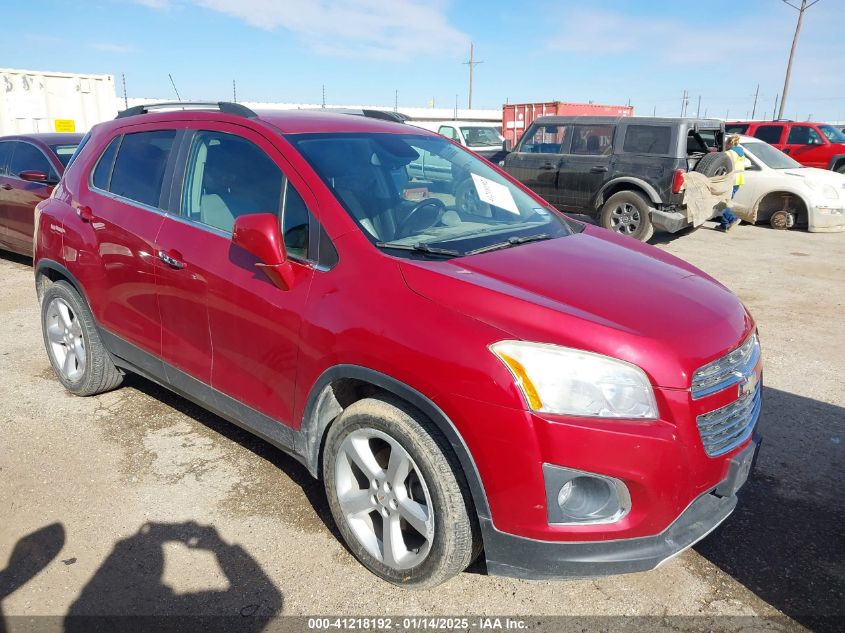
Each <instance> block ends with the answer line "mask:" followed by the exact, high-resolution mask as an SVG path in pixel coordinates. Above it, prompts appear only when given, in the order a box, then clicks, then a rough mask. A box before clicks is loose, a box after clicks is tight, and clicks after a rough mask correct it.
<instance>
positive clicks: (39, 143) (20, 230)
mask: <svg viewBox="0 0 845 633" xmlns="http://www.w3.org/2000/svg"><path fill="white" fill-rule="evenodd" d="M80 140H82V134H21V135H17V136H3V137H0V249H3V250H8V251H13V252H15V253H19V254H21V255H26V256H27V257H32V233H33V227H34V223H33V215H34V214H35V205H36V204H38V203H39V202H41V201H42V200H44V199H45V198H48V197H49V196H50V194H51V193H52V191H53V186H54V185H55V184H56V183H57V182H59V178H60V177H61V175H62V173H63V172H64V170H65V165H67V163H68V161H69V160H70V157H71V155H72V154H73V152H74V150H75V149H76V147H77V145H79V141H80Z"/></svg>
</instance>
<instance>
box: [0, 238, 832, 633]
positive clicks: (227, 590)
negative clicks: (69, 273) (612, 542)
mask: <svg viewBox="0 0 845 633" xmlns="http://www.w3.org/2000/svg"><path fill="white" fill-rule="evenodd" d="M656 242H657V243H658V246H659V247H660V248H663V249H666V250H668V251H670V252H672V253H674V254H676V255H679V256H680V257H682V258H684V259H686V260H689V261H690V262H692V263H693V264H695V265H697V266H699V267H701V268H702V269H704V270H705V271H707V272H709V273H710V274H712V275H713V276H715V277H716V278H717V279H719V280H720V281H722V282H723V283H725V284H726V285H727V286H728V287H730V288H731V289H732V290H734V291H735V292H736V293H737V294H738V295H739V296H740V297H741V298H742V300H743V301H744V302H745V303H746V305H747V306H748V307H749V309H750V310H751V312H752V313H753V314H754V316H755V317H756V319H757V320H758V323H759V328H760V333H761V339H762V341H763V346H764V354H765V361H764V362H765V365H764V367H765V370H764V381H765V385H766V387H765V391H764V410H763V418H762V420H763V422H762V424H763V429H764V433H765V441H764V444H763V449H762V452H761V456H760V461H759V463H758V467H757V470H756V472H755V473H754V474H753V475H752V478H751V479H750V480H749V482H748V484H747V485H746V487H745V488H744V489H743V491H742V494H741V497H742V498H741V501H740V507H739V509H738V510H737V511H736V512H735V514H734V515H733V516H732V517H730V518H729V519H728V521H727V522H726V523H725V524H724V525H723V526H722V527H721V528H720V529H718V530H717V531H716V532H714V533H713V534H712V535H711V536H709V537H708V538H707V539H706V540H705V541H704V542H702V543H700V544H699V545H698V546H696V547H695V549H694V550H691V551H688V552H686V553H684V554H683V555H681V556H679V557H678V558H676V559H674V560H672V561H670V562H668V563H667V564H665V565H664V566H662V567H661V568H660V569H658V570H656V571H653V572H650V573H644V574H634V575H629V576H618V577H611V578H602V579H598V580H584V581H573V582H526V581H515V580H509V579H503V578H495V577H490V576H487V575H486V574H485V573H484V570H483V568H482V567H481V566H476V567H474V568H473V569H471V570H470V571H468V572H466V573H463V574H461V575H460V576H459V577H457V578H456V579H454V580H453V581H451V582H449V583H447V584H446V585H443V586H441V587H438V588H436V589H434V590H432V591H428V592H408V591H404V590H401V589H397V588H394V587H392V586H390V585H388V584H385V583H383V582H380V581H378V580H376V578H375V577H374V576H372V575H370V574H369V573H368V572H367V571H365V570H364V568H363V567H361V566H360V565H359V564H358V563H357V562H356V561H355V560H354V559H353V558H352V557H351V555H350V554H348V553H347V551H346V550H345V549H344V547H343V546H342V545H341V544H340V543H339V541H338V539H337V537H336V534H335V533H334V529H333V527H332V526H331V518H330V515H329V513H328V509H327V507H326V504H325V502H324V500H323V494H322V488H321V485H320V484H319V483H317V482H315V481H313V480H312V479H311V478H310V477H309V476H308V474H307V472H306V471H305V469H304V468H303V467H301V466H300V465H299V464H298V463H297V462H295V461H294V460H293V459H290V458H288V457H285V456H284V455H281V454H279V453H278V452H276V451H274V450H272V449H270V448H269V447H267V446H265V445H264V444H262V443H261V442H260V441H259V440H257V439H254V438H252V437H251V436H249V435H247V434H245V433H243V432H241V431H240V430H238V429H236V428H235V427H234V426H232V425H229V424H228V423H226V422H224V421H222V420H220V419H219V418H216V417H214V416H212V415H210V414H208V413H206V412H204V411H203V410H201V409H200V408H198V407H196V406H194V405H192V404H190V403H188V402H186V401H185V400H182V399H181V398H178V397H176V396H174V395H172V394H170V393H169V392H167V391H165V390H163V389H161V388H159V387H157V386H155V385H153V384H151V383H149V382H147V381H145V380H142V379H139V378H130V379H129V380H128V381H127V384H126V386H124V387H123V388H122V389H119V390H118V391H115V392H112V393H108V394H105V395H102V396H99V397H94V398H87V399H83V398H77V397H74V396H71V395H69V394H67V393H66V392H65V391H64V390H63V389H62V388H61V387H60V386H59V384H58V383H57V382H56V380H55V379H54V377H53V373H52V371H51V369H50V366H49V364H48V361H47V357H46V354H45V351H44V349H43V345H42V341H41V332H40V328H39V321H38V306H37V303H36V298H35V293H34V289H33V283H32V270H31V268H30V262H29V261H27V260H24V259H20V258H15V257H13V256H10V255H5V256H3V255H0V277H2V280H3V286H2V295H0V296H2V302H0V323H2V328H0V402H2V408H1V409H0V423H1V424H2V427H0V568H2V567H5V566H6V565H7V560H8V559H9V558H10V555H11V554H12V551H13V548H15V547H16V544H17V545H18V547H19V551H20V552H23V553H24V556H23V557H17V559H16V560H17V562H16V563H15V565H11V566H10V569H7V570H6V571H5V572H3V571H0V600H2V603H1V604H0V607H2V611H0V630H2V629H3V620H4V617H5V622H6V624H5V625H6V628H7V630H8V631H16V630H19V629H21V630H22V629H23V628H24V627H25V626H26V625H27V622H31V621H28V620H27V619H26V618H22V617H16V616H38V615H52V616H64V615H65V614H68V613H71V614H126V613H135V614H139V613H140V614H173V613H198V612H199V613H202V612H206V613H215V614H228V615H234V616H238V617H240V618H241V619H244V618H249V617H250V616H261V615H273V614H285V615H303V614H331V615H382V614H394V615H403V614H408V615H422V614H448V615H457V614H485V615H508V614H511V615H514V614H515V615H522V616H532V617H534V616H545V615H572V614H574V615H597V614H598V615H645V616H657V617H656V618H655V619H654V620H652V621H653V622H654V623H660V622H663V623H666V624H670V623H672V622H674V623H673V624H672V625H673V626H678V624H677V621H671V620H666V619H665V618H667V616H676V615H683V616H699V617H698V618H697V619H695V620H690V621H688V622H694V623H695V624H696V626H701V627H704V628H706V629H710V630H713V629H724V630H730V629H733V628H736V627H735V626H734V624H731V621H730V620H728V619H727V618H724V617H723V616H728V615H734V616H755V615H756V616H781V615H782V614H785V615H786V616H789V618H784V617H780V618H776V619H771V620H768V621H763V620H753V621H751V620H749V621H748V622H752V623H754V624H755V625H757V626H756V627H752V628H771V629H787V628H795V627H799V625H804V626H808V627H811V628H818V629H825V628H826V629H833V628H835V627H837V626H838V625H841V622H838V623H837V622H836V620H834V619H820V618H824V617H825V616H827V617H828V618H833V617H836V616H838V617H839V618H842V617H843V615H845V606H843V605H845V595H843V594H845V534H843V526H845V504H844V503H843V495H842V493H841V489H840V488H841V486H842V485H843V483H845V477H843V474H845V459H843V448H845V442H843V439H845V437H844V436H845V428H843V426H845V393H843V384H845V380H843V376H845V331H843V326H845V318H843V310H845V306H843V303H845V235H842V234H839V235H836V234H834V235H811V234H807V233H804V232H797V231H792V232H777V231H774V230H770V229H767V228H762V227H750V226H741V227H738V228H737V229H736V230H735V231H734V232H733V233H731V234H730V235H723V234H721V233H719V232H716V231H714V230H712V229H711V228H710V225H708V226H706V227H704V228H702V229H699V230H698V231H696V232H694V233H691V234H689V235H684V236H682V237H677V238H673V239H668V238H667V239H660V236H658V239H657V240H656ZM622 274H624V272H623V273H622ZM644 300H647V298H644ZM667 318H671V315H667ZM28 535H29V537H28V538H26V539H24V537H27V536H28ZM21 539H24V540H21ZM41 559H44V562H45V563H46V567H44V569H43V571H41V572H40V573H38V574H37V575H35V576H34V577H33V578H31V579H29V580H27V578H26V576H27V574H26V571H25V569H22V568H21V565H22V566H23V568H25V567H27V566H34V567H38V566H40V565H39V562H38V561H39V560H41ZM20 560H24V561H28V562H25V563H20ZM48 560H49V561H50V562H49V563H47V562H46V561H48ZM661 618H662V619H661ZM39 622H41V625H43V626H46V625H47V623H48V622H52V623H53V624H54V625H55V628H56V629H57V630H61V628H62V626H61V620H59V619H57V618H56V619H53V620H42V621H39ZM748 622H747V623H748ZM747 623H746V624H747ZM41 625H39V626H41ZM681 628H683V627H681ZM259 629H260V627H258V626H256V627H254V630H259Z"/></svg>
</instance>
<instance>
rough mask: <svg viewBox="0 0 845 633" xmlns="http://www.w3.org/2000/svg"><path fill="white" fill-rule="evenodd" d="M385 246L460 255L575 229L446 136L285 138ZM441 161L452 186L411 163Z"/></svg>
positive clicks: (402, 251) (402, 252) (407, 252)
mask: <svg viewBox="0 0 845 633" xmlns="http://www.w3.org/2000/svg"><path fill="white" fill-rule="evenodd" d="M286 138H287V139H288V140H289V141H290V142H291V143H292V144H293V145H294V146H295V147H296V149H297V150H298V151H299V152H300V153H301V154H302V155H303V156H304V158H305V159H306V160H307V161H308V162H309V164H310V165H311V166H312V167H313V169H314V170H315V171H316V172H317V174H318V175H319V176H320V178H321V179H322V180H323V182H324V183H325V184H326V186H327V187H328V188H329V189H330V190H331V192H332V193H333V194H334V196H335V197H336V199H337V200H338V202H339V203H340V204H341V205H342V206H343V207H344V208H345V210H346V212H347V213H348V214H349V215H350V217H352V219H353V220H354V221H355V222H356V224H357V225H358V227H359V228H360V229H361V231H362V232H363V233H364V235H366V236H367V238H368V239H369V240H370V241H371V242H373V243H374V244H375V245H376V246H377V247H378V248H381V249H383V250H385V251H386V252H389V253H390V254H393V255H398V256H421V257H459V256H463V255H469V254H475V253H479V252H484V251H487V250H495V249H498V248H509V247H512V246H518V245H519V244H522V243H523V242H529V241H535V240H543V239H553V238H558V237H563V236H565V235H569V234H570V233H571V232H573V231H574V230H575V229H574V225H570V224H569V223H568V222H567V221H566V220H565V219H564V218H563V216H561V215H559V214H558V213H557V212H555V211H554V210H552V209H551V208H550V207H549V206H548V205H547V204H545V203H543V202H542V201H540V200H538V199H537V198H534V197H533V196H531V195H529V194H527V193H525V192H524V191H523V190H522V189H520V188H519V187H518V186H517V185H515V184H514V183H512V182H511V181H510V180H509V179H508V178H507V177H505V176H504V175H502V174H501V173H499V172H498V171H497V170H495V169H494V168H493V167H491V166H490V165H489V164H487V163H486V162H485V161H483V160H482V159H480V158H478V157H476V156H475V154H473V153H472V152H469V151H466V150H463V149H461V148H458V147H455V146H454V145H452V144H451V143H449V142H448V141H447V140H445V139H443V138H440V137H429V136H416V135H412V134H401V135H400V134H379V133H355V134H344V133H324V134H291V135H288V136H287V137H286ZM423 154H430V155H432V156H434V157H437V159H438V160H440V161H442V162H443V164H444V165H446V166H447V169H445V170H444V174H447V175H448V179H447V181H445V182H440V181H438V182H432V181H429V180H425V179H424V178H423V177H421V176H419V175H418V173H417V171H415V170H413V169H409V165H411V164H412V163H414V161H418V160H419V157H420V156H421V155H423Z"/></svg>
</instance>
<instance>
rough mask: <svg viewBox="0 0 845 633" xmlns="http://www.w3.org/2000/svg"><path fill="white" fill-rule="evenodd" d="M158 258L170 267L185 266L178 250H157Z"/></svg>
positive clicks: (179, 267) (178, 267)
mask: <svg viewBox="0 0 845 633" xmlns="http://www.w3.org/2000/svg"><path fill="white" fill-rule="evenodd" d="M158 258H159V259H160V260H161V261H163V262H164V263H165V264H167V265H168V266H170V267H171V268H176V269H181V268H184V267H185V262H183V261H182V254H181V253H180V252H179V251H167V252H166V253H165V252H164V251H159V252H158Z"/></svg>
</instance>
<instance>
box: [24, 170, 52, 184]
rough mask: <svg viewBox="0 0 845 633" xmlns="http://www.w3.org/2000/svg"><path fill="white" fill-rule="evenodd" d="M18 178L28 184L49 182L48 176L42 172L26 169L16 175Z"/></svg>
mask: <svg viewBox="0 0 845 633" xmlns="http://www.w3.org/2000/svg"><path fill="white" fill-rule="evenodd" d="M18 178H20V179H21V180H26V181H28V182H47V181H48V180H49V176H48V175H47V174H45V173H44V172H43V171H37V170H35V169H27V170H26V171H22V172H21V173H19V174H18Z"/></svg>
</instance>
